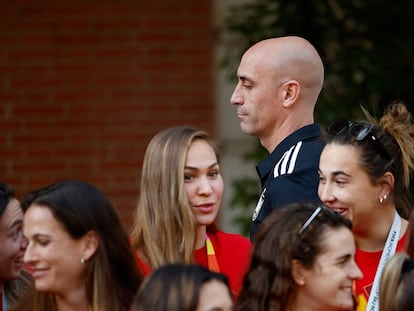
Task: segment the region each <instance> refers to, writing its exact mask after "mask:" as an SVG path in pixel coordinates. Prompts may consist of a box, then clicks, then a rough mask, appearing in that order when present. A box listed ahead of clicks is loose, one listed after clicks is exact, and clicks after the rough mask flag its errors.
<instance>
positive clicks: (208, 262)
mask: <svg viewBox="0 0 414 311" xmlns="http://www.w3.org/2000/svg"><path fill="white" fill-rule="evenodd" d="M140 191H141V195H140V198H139V201H138V205H137V207H136V210H135V219H134V225H133V233H132V240H133V247H134V250H135V253H136V260H137V265H138V267H139V269H140V270H141V272H142V273H143V274H145V275H147V274H149V273H150V272H151V271H152V270H154V269H156V268H158V267H160V266H161V265H164V264H167V263H177V262H178V263H197V264H200V265H202V266H204V267H207V268H209V269H210V270H212V271H215V272H221V273H223V274H225V275H226V276H227V277H228V278H229V283H230V288H231V290H232V294H233V295H234V298H236V297H237V296H238V293H239V290H240V287H241V284H242V280H243V276H244V273H245V271H246V269H247V266H248V263H249V259H250V248H251V246H250V241H249V240H248V239H247V238H245V237H243V236H241V235H238V234H230V233H227V232H223V231H221V230H219V229H218V228H217V226H216V218H217V215H218V213H219V211H220V207H221V198H222V195H223V178H222V177H221V174H220V164H219V157H218V148H217V145H216V144H215V142H214V141H213V140H212V139H211V138H210V137H209V136H208V134H207V133H206V132H205V131H203V130H200V129H196V128H192V127H185V126H178V127H171V128H167V129H165V130H163V131H161V132H159V133H158V134H156V135H155V136H154V137H153V138H152V140H151V141H150V143H149V144H148V147H147V150H146V152H145V157H144V163H143V168H142V176H141V189H140Z"/></svg>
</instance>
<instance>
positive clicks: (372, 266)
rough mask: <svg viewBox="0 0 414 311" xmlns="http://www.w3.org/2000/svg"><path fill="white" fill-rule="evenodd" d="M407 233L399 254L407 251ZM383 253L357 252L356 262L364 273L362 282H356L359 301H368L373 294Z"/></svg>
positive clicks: (399, 246) (400, 241)
mask: <svg viewBox="0 0 414 311" xmlns="http://www.w3.org/2000/svg"><path fill="white" fill-rule="evenodd" d="M407 232H408V230H407V231H406V232H405V234H404V235H403V236H402V237H401V239H400V240H399V241H398V244H397V250H396V252H397V253H401V252H403V251H405V240H406V238H407ZM381 255H382V251H378V252H365V251H362V250H360V249H357V250H356V255H355V261H356V263H357V265H358V266H359V268H360V269H361V271H362V273H363V275H364V276H363V277H362V279H361V280H358V281H356V284H355V285H356V287H355V291H356V294H357V296H359V299H365V301H366V302H367V301H368V297H369V294H370V292H371V288H372V285H373V283H374V278H375V273H376V272H377V267H378V264H379V262H380V259H381Z"/></svg>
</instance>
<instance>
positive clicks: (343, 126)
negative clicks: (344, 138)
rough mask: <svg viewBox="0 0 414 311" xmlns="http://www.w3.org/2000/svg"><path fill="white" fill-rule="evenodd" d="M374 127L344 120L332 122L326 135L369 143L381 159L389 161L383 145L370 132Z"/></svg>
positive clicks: (389, 157) (389, 156)
mask: <svg viewBox="0 0 414 311" xmlns="http://www.w3.org/2000/svg"><path fill="white" fill-rule="evenodd" d="M373 127H374V126H373V125H372V124H369V123H365V122H350V121H344V120H337V121H333V122H332V123H331V124H330V125H329V126H328V128H327V130H326V131H327V133H328V134H329V135H332V136H341V135H350V137H352V138H353V139H355V140H356V141H366V140H368V141H370V142H372V144H373V145H374V147H375V148H376V149H377V151H378V152H379V154H380V155H381V157H382V158H383V159H385V160H388V161H390V160H391V159H392V157H391V155H390V154H389V152H388V151H387V149H385V147H384V145H383V144H381V142H380V141H379V140H378V138H377V137H376V136H375V134H374V133H373V132H372V128H373Z"/></svg>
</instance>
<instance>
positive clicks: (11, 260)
mask: <svg viewBox="0 0 414 311" xmlns="http://www.w3.org/2000/svg"><path fill="white" fill-rule="evenodd" d="M22 226H23V211H22V209H21V207H20V203H19V201H18V200H17V199H14V198H12V199H11V200H10V202H9V203H8V204H7V206H6V208H5V210H4V212H3V214H2V216H1V218H0V241H1V242H0V281H1V283H3V282H7V281H10V280H13V279H15V278H17V277H18V276H19V274H20V271H21V269H22V267H23V255H24V251H25V249H26V245H27V243H26V240H25V239H24V238H23V234H22Z"/></svg>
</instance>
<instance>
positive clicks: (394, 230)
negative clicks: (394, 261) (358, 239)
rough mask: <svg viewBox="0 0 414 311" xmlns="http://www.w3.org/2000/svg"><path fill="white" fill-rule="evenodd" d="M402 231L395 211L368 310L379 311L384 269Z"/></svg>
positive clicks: (399, 219)
mask: <svg viewBox="0 0 414 311" xmlns="http://www.w3.org/2000/svg"><path fill="white" fill-rule="evenodd" d="M400 231H401V217H400V215H398V213H397V211H395V215H394V221H393V222H392V226H391V229H390V232H388V237H387V241H386V242H385V245H384V249H383V251H382V255H381V259H380V262H379V264H378V267H377V272H376V273H375V278H374V284H373V285H372V288H371V293H370V295H369V299H368V304H367V309H366V310H367V311H378V310H379V292H380V282H381V276H382V270H383V269H384V266H385V264H386V263H387V262H388V260H390V258H391V257H392V256H393V255H394V254H395V251H396V249H397V244H398V239H399V237H400Z"/></svg>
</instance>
